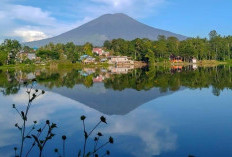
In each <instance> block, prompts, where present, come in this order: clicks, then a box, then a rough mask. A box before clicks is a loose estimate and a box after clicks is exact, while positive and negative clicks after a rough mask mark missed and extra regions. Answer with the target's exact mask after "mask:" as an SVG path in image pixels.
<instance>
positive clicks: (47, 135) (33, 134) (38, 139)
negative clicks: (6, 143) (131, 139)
mask: <svg viewBox="0 0 232 157" xmlns="http://www.w3.org/2000/svg"><path fill="white" fill-rule="evenodd" d="M35 84H36V80H35V79H33V80H32V81H31V82H29V83H28V82H24V86H25V87H26V93H27V94H28V103H27V106H26V108H25V110H21V111H20V110H19V109H18V108H17V107H16V105H15V104H13V105H12V107H13V108H14V109H15V110H16V112H17V113H18V114H19V116H20V117H21V119H22V124H21V125H20V124H18V123H16V124H15V127H16V128H18V130H19V131H20V133H21V145H20V152H19V155H17V150H18V148H17V147H14V152H15V157H22V156H23V154H25V157H27V156H28V155H29V154H30V152H31V151H32V149H33V148H34V147H38V149H39V157H42V154H43V150H44V148H45V145H46V144H47V142H48V141H49V140H51V139H52V138H53V137H54V136H55V134H54V133H53V130H54V129H55V128H57V125H56V124H55V123H51V122H50V121H49V120H47V121H46V123H45V124H44V125H43V127H37V125H36V124H37V121H33V126H32V127H31V128H30V129H29V130H28V131H27V128H26V124H27V122H28V113H29V110H30V107H31V105H32V102H33V101H34V100H35V99H36V98H38V97H39V96H40V95H43V94H45V91H44V90H41V91H40V90H38V89H34V85H35ZM80 119H81V121H82V123H83V132H84V146H83V153H82V152H81V150H79V152H78V157H81V156H83V157H89V156H94V157H98V154H97V153H98V151H99V150H101V149H102V148H103V147H105V146H106V145H107V144H113V143H114V139H113V138H112V137H111V136H110V137H109V139H108V141H107V142H105V143H104V144H102V145H100V146H98V143H99V140H100V137H102V136H103V134H102V133H101V132H98V133H97V134H96V137H94V149H93V150H92V151H88V153H87V152H86V146H87V141H88V139H89V137H90V136H91V135H92V133H93V132H94V131H95V130H96V129H97V127H98V126H99V125H100V124H101V123H104V124H107V122H106V118H105V117H104V116H101V117H100V119H99V122H98V123H97V124H96V125H95V126H94V127H93V129H92V130H90V131H89V132H88V131H87V130H86V126H85V119H86V116H84V115H83V116H81V117H80ZM61 138H62V142H63V153H62V155H61V154H60V152H59V149H58V148H55V149H54V152H55V153H56V154H57V155H58V156H59V157H65V155H66V154H65V149H66V147H65V144H66V139H67V137H66V136H65V135H63V136H62V137H61ZM26 139H31V140H33V141H32V145H31V146H30V147H29V149H28V150H27V151H26V152H24V144H25V140H26ZM106 155H110V151H109V150H107V151H106V152H105V154H103V155H102V156H106Z"/></svg>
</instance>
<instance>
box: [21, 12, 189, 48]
mask: <svg viewBox="0 0 232 157" xmlns="http://www.w3.org/2000/svg"><path fill="white" fill-rule="evenodd" d="M158 35H165V36H166V37H169V36H174V37H177V38H178V39H179V40H184V39H186V38H187V37H185V36H182V35H179V34H175V33H172V32H169V31H165V30H161V29H157V28H153V27H150V26H148V25H145V24H143V23H140V22H138V21H136V20H135V19H133V18H131V17H129V16H127V15H125V14H122V13H117V14H105V15H102V16H100V17H99V18H96V19H94V20H92V21H90V22H88V23H86V24H84V25H81V26H80V27H78V28H75V29H73V30H70V31H68V32H65V33H63V34H60V35H58V36H55V37H52V38H48V39H43V40H38V41H33V42H28V43H25V45H28V46H30V47H40V46H43V45H46V44H48V43H49V42H53V43H67V42H74V43H75V44H77V45H83V44H85V43H86V42H90V43H92V44H93V45H95V46H102V45H103V43H104V41H105V40H112V39H117V38H122V39H125V40H133V39H136V38H148V39H151V40H156V39H157V37H158Z"/></svg>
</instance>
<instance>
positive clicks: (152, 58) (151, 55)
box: [146, 49, 155, 65]
mask: <svg viewBox="0 0 232 157" xmlns="http://www.w3.org/2000/svg"><path fill="white" fill-rule="evenodd" d="M146 57H147V58H148V62H149V64H150V65H153V64H154V63H155V54H154V52H153V51H152V50H150V49H149V50H148V53H147V54H146Z"/></svg>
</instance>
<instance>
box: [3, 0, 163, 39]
mask: <svg viewBox="0 0 232 157" xmlns="http://www.w3.org/2000/svg"><path fill="white" fill-rule="evenodd" d="M166 1H167V0H88V1H82V2H80V4H79V5H80V6H81V7H77V6H75V5H73V6H71V7H70V10H71V11H70V12H69V13H67V14H63V15H62V14H58V15H59V16H63V17H62V18H64V20H63V19H61V18H60V17H59V18H58V17H54V16H53V15H57V13H56V9H54V8H53V6H50V10H47V9H44V8H40V7H34V6H29V5H17V4H14V3H15V2H14V1H8V0H3V1H1V2H0V6H1V8H0V28H1V29H0V36H1V37H0V41H2V40H3V39H4V38H8V37H10V38H14V37H16V38H17V39H21V40H22V41H32V40H40V39H43V38H47V37H52V36H56V35H59V34H61V33H64V32H66V31H69V30H71V29H73V28H76V27H78V26H80V25H82V24H84V23H86V22H88V21H90V20H92V19H94V18H96V17H98V16H100V15H102V14H106V13H118V12H122V13H126V14H128V15H130V16H132V17H135V18H141V17H146V16H151V15H154V14H155V13H156V12H157V8H158V7H159V6H160V5H162V4H165V3H166ZM54 7H57V6H54ZM60 7H61V8H62V7H63V6H60ZM51 10H52V11H51ZM57 12H59V13H60V11H57ZM73 15H75V16H73ZM77 15H78V17H77ZM66 16H68V17H72V19H73V21H71V20H69V21H67V20H66V18H68V17H66Z"/></svg>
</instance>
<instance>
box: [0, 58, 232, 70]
mask: <svg viewBox="0 0 232 157" xmlns="http://www.w3.org/2000/svg"><path fill="white" fill-rule="evenodd" d="M189 65H197V66H201V67H202V66H204V67H214V66H219V65H232V62H231V61H224V62H222V61H216V60H202V61H198V62H197V63H196V64H194V63H188V62H182V63H170V62H155V63H154V66H170V67H171V66H189ZM110 66H115V65H111V64H108V63H97V64H83V63H69V62H51V63H47V64H17V65H3V66H0V70H2V69H24V68H25V69H34V68H101V67H102V68H108V67H110ZM118 66H119V67H124V66H125V67H126V66H134V68H142V67H145V66H148V64H147V63H144V62H140V61H135V64H119V65H118Z"/></svg>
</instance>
